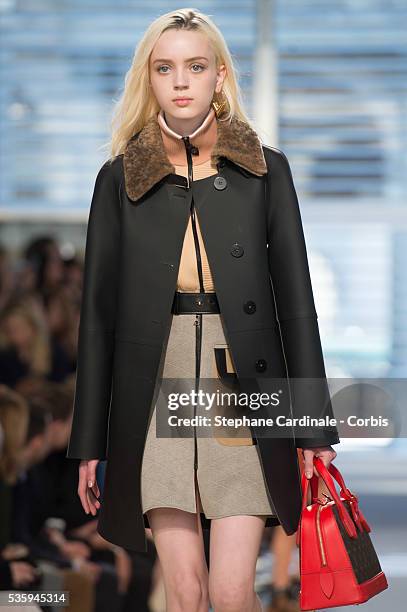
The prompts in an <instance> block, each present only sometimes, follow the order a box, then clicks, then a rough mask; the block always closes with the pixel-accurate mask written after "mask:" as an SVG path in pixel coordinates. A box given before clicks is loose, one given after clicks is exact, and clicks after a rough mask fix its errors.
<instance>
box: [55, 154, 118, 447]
mask: <svg viewBox="0 0 407 612" xmlns="http://www.w3.org/2000/svg"><path fill="white" fill-rule="evenodd" d="M118 182H119V181H117V179H115V176H114V168H113V167H112V165H109V162H106V163H105V164H104V165H103V166H102V167H101V169H100V170H99V172H98V175H97V177H96V181H95V186H94V191H93V196H92V202H91V206H90V212H89V219H88V226H87V234H86V247H85V261H84V273H83V288H82V299H81V309H80V321H79V332H78V354H77V369H76V385H75V397H74V407H73V419H72V429H71V435H70V440H69V445H68V450H67V454H66V457H68V458H78V459H105V458H106V446H107V431H108V418H109V408H110V399H111V388H112V366H113V352H114V331H115V317H116V295H117V287H116V284H117V278H118V258H119V255H118V251H119V245H120V195H119V186H118V185H117V183H118Z"/></svg>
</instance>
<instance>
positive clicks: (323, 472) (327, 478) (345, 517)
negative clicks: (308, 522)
mask: <svg viewBox="0 0 407 612" xmlns="http://www.w3.org/2000/svg"><path fill="white" fill-rule="evenodd" d="M313 459H314V466H315V469H316V470H317V472H318V474H319V475H320V476H321V478H322V480H323V481H324V482H325V484H326V486H327V488H328V491H329V492H330V494H331V497H332V499H333V500H334V502H335V504H336V507H337V508H338V512H339V517H340V519H341V521H342V523H343V526H344V527H345V529H346V532H347V533H348V535H349V536H350V537H351V538H356V537H357V532H356V529H355V525H354V523H353V521H352V519H351V518H350V516H349V514H348V511H347V510H346V508H345V506H344V504H343V502H342V500H341V499H340V497H339V495H338V493H337V490H336V487H335V483H334V481H333V479H332V476H331V474H330V473H329V471H328V470H327V468H326V467H325V465H324V463H323V461H322V460H321V459H320V458H319V457H315V455H314V457H313ZM335 475H336V473H335ZM313 479H315V481H316V482H317V483H318V478H317V476H316V475H315V474H313V475H312V477H311V478H310V479H308V478H307V477H306V476H305V473H303V474H302V483H301V486H302V490H303V497H302V510H304V508H305V506H306V505H307V494H308V486H309V483H308V480H311V481H312V480H313ZM342 481H343V479H342ZM313 486H314V487H315V485H313ZM345 489H346V487H345ZM313 491H315V488H314V489H313ZM313 495H314V494H313ZM314 497H315V496H314Z"/></svg>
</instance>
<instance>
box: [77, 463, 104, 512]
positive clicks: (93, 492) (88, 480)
mask: <svg viewBox="0 0 407 612" xmlns="http://www.w3.org/2000/svg"><path fill="white" fill-rule="evenodd" d="M98 463H99V459H91V460H90V461H87V460H83V461H81V462H80V464H79V484H78V495H79V497H80V499H81V502H82V506H83V509H84V510H85V512H86V514H89V512H91V513H92V515H93V516H95V514H96V511H97V510H98V509H99V508H100V502H99V501H98V498H99V497H100V491H99V487H98V483H97V481H96V467H97V464H98Z"/></svg>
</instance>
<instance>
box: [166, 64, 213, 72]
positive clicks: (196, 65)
mask: <svg viewBox="0 0 407 612" xmlns="http://www.w3.org/2000/svg"><path fill="white" fill-rule="evenodd" d="M195 67H197V68H199V69H200V70H193V71H192V72H202V70H205V66H202V65H201V64H192V68H195ZM162 68H169V66H168V65H167V64H165V65H162V66H159V67H158V68H157V72H161V74H167V72H168V70H164V71H163V70H162Z"/></svg>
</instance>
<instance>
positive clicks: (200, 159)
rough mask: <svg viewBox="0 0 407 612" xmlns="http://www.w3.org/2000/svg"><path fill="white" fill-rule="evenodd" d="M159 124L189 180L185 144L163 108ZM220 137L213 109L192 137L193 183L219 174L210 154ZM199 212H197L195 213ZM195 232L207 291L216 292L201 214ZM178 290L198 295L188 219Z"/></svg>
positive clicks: (174, 161) (168, 150)
mask: <svg viewBox="0 0 407 612" xmlns="http://www.w3.org/2000/svg"><path fill="white" fill-rule="evenodd" d="M157 121H158V124H159V126H160V128H161V135H162V138H163V142H164V147H165V150H166V153H167V155H168V158H169V160H170V161H171V163H172V164H174V166H175V172H176V174H180V175H182V176H185V177H188V164H187V158H186V150H185V145H184V142H183V140H182V136H181V135H180V134H177V133H176V132H174V131H173V130H172V129H171V128H170V127H169V126H168V125H167V123H166V121H165V116H164V112H163V110H162V109H161V110H160V112H159V113H158V114H157ZM216 138H217V121H216V115H215V111H214V109H213V107H212V106H211V108H210V110H209V112H208V114H207V115H206V117H205V119H204V120H203V122H202V123H201V125H200V126H198V128H197V129H196V130H195V131H194V132H192V134H190V135H189V140H190V142H191V144H193V145H194V146H196V147H198V150H199V155H193V156H192V164H193V166H192V170H193V180H194V181H197V180H199V179H203V178H206V177H207V176H211V175H213V174H217V169H216V167H213V166H212V164H211V151H212V148H213V146H214V144H215V142H216ZM195 212H196V211H195ZM195 220H196V229H197V233H198V239H199V248H200V252H201V262H202V275H203V283H204V289H205V291H215V288H214V285H213V279H212V274H211V270H210V267H209V262H208V258H207V255H206V251H205V246H204V243H203V238H202V233H201V229H200V226H199V220H198V215H197V214H195ZM177 291H183V292H199V291H200V288H199V276H198V267H197V260H196V251H195V243H194V234H193V231H192V221H191V217H189V221H188V226H187V230H186V232H185V237H184V243H183V247H182V253H181V261H180V267H179V273H178V280H177Z"/></svg>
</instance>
